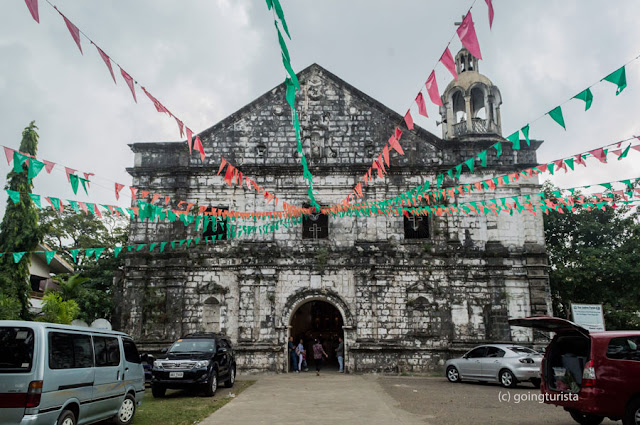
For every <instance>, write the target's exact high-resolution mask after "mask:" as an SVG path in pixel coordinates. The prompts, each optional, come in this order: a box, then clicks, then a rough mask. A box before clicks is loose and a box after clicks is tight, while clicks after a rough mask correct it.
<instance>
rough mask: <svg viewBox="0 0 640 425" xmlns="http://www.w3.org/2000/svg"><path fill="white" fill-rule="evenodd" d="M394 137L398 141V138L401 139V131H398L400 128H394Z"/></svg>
mask: <svg viewBox="0 0 640 425" xmlns="http://www.w3.org/2000/svg"><path fill="white" fill-rule="evenodd" d="M395 137H396V139H398V140H400V137H402V130H400V127H396V133H395Z"/></svg>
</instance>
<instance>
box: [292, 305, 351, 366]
mask: <svg viewBox="0 0 640 425" xmlns="http://www.w3.org/2000/svg"><path fill="white" fill-rule="evenodd" d="M290 326H291V333H290V335H291V336H292V337H293V340H294V341H295V343H296V344H298V342H299V341H300V340H301V339H302V340H303V344H304V347H305V350H306V351H307V363H308V366H309V369H312V368H313V367H314V362H313V348H312V347H313V341H314V339H316V338H317V339H318V340H319V341H320V342H321V343H322V346H323V347H324V351H325V352H326V353H327V354H328V356H329V357H328V359H326V360H325V363H324V366H323V368H326V369H334V370H337V369H338V358H337V357H336V348H337V347H338V338H343V339H344V331H343V326H344V320H343V318H342V314H341V313H340V310H338V309H337V308H336V307H335V306H334V305H333V304H331V303H329V302H327V301H322V300H317V299H316V300H311V301H307V302H306V303H304V304H302V305H300V306H299V307H298V309H297V310H296V311H295V312H294V313H293V314H292V315H291V323H290Z"/></svg>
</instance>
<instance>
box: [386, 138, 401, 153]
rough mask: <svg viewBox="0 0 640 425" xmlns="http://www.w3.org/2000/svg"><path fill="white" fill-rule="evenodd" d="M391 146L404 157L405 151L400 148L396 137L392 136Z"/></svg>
mask: <svg viewBox="0 0 640 425" xmlns="http://www.w3.org/2000/svg"><path fill="white" fill-rule="evenodd" d="M389 146H390V147H392V148H393V149H394V150H395V151H396V152H398V153H399V154H400V155H404V150H403V149H402V146H400V143H399V142H398V139H396V138H395V137H393V136H391V137H390V138H389Z"/></svg>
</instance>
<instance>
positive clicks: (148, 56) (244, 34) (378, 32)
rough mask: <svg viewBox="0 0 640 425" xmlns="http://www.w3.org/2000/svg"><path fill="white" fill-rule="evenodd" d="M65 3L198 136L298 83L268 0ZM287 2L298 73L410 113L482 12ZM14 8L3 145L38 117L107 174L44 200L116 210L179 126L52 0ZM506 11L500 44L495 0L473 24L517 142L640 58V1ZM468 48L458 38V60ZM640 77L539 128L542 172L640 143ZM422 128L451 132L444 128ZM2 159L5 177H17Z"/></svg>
mask: <svg viewBox="0 0 640 425" xmlns="http://www.w3.org/2000/svg"><path fill="white" fill-rule="evenodd" d="M51 1H52V3H54V4H56V5H57V6H58V7H59V8H60V10H61V11H62V12H63V13H65V14H66V15H67V17H68V18H69V19H71V21H73V22H74V23H75V24H76V25H77V26H78V27H80V29H81V30H83V31H84V32H86V33H87V35H89V36H90V37H91V38H92V39H93V40H94V41H95V42H96V43H97V44H98V45H99V46H101V47H102V48H103V50H105V51H106V52H107V53H108V54H109V55H110V56H111V57H112V58H113V59H114V60H115V61H117V62H118V63H120V64H121V65H122V66H123V68H124V69H125V70H126V71H128V72H129V73H130V74H131V75H132V76H133V77H134V78H135V79H136V80H138V81H139V82H140V83H141V84H142V85H144V86H145V87H146V88H147V89H148V90H149V91H150V92H151V93H152V94H154V95H155V96H156V97H157V98H158V99H159V100H160V101H161V102H162V103H164V104H165V105H166V106H167V107H168V108H169V109H170V110H172V111H173V112H174V113H175V114H176V115H178V116H179V117H180V118H182V120H183V121H184V122H185V123H186V124H187V125H189V127H190V128H192V129H193V130H194V131H201V130H204V129H206V128H208V127H210V126H211V125H213V124H215V123H216V122H217V121H219V120H221V119H223V118H224V117H226V116H227V115H229V114H231V113H232V112H234V111H235V110H237V109H239V108H240V107H242V106H244V105H245V104H247V103H249V102H251V101H252V100H253V99H255V98H257V97H258V96H260V95H261V94H263V93H264V92H266V91H267V90H270V89H271V88H273V87H274V86H276V85H277V84H279V83H280V82H282V81H283V79H284V75H285V74H284V71H283V68H282V63H281V60H280V52H279V47H278V43H277V39H276V35H275V30H274V27H273V18H272V14H271V12H269V11H268V10H267V8H266V4H265V1H264V0H180V1H177V0H173V1H169V0H126V1H125V0H102V1H88V0H51ZM281 2H282V5H283V8H284V10H285V15H286V18H287V22H288V24H289V29H290V32H291V35H292V37H293V40H292V41H291V42H289V50H290V53H291V57H292V63H293V66H294V68H295V69H296V70H302V69H303V68H305V67H306V66H308V65H310V64H312V63H314V62H315V63H318V64H320V65H321V66H323V67H325V68H327V69H328V70H329V71H332V72H333V73H335V74H337V75H338V76H340V77H341V78H343V79H344V80H346V81H347V82H349V83H351V84H353V85H354V86H355V87H357V88H359V89H361V90H362V91H364V92H366V93H368V94H369V95H371V96H373V97H374V98H376V99H378V100H379V101H381V102H382V103H384V104H386V105H388V106H389V107H391V108H392V109H394V110H396V111H398V112H400V113H404V111H406V109H407V107H408V106H409V105H411V104H412V102H413V98H414V97H415V95H416V93H417V91H418V89H419V88H420V87H421V85H422V84H423V83H424V81H425V80H426V77H427V76H428V75H429V73H430V72H431V70H432V69H433V67H434V64H436V61H437V60H438V58H439V57H440V55H441V53H442V51H443V50H444V47H445V46H446V43H447V42H448V40H449V39H450V38H451V37H452V35H453V34H454V31H455V27H454V25H453V23H454V21H456V20H460V18H461V15H462V14H463V13H464V12H465V11H466V10H467V9H468V8H469V6H470V4H471V2H472V1H471V0H447V1H445V0H439V1H436V0H397V1H393V2H392V1H378V0H326V1H323V2H319V1H311V0H295V1H294V0H281ZM0 7H1V9H0V10H1V12H0V58H1V60H0V120H1V122H2V125H0V144H2V145H5V146H10V147H13V148H18V146H19V143H20V138H21V132H22V130H23V128H24V127H25V126H27V125H28V123H29V122H30V121H31V120H35V121H36V123H37V125H38V127H39V134H40V147H39V155H38V156H39V157H40V158H43V159H48V160H50V161H53V162H56V163H58V164H63V165H68V166H70V167H72V168H76V169H78V170H79V171H90V172H94V173H96V177H95V178H94V186H93V190H92V195H93V196H92V198H83V196H81V195H78V196H74V195H73V193H72V192H71V189H70V187H69V184H68V183H67V181H66V178H65V177H64V172H63V168H62V167H60V166H58V167H57V168H58V171H57V172H56V171H54V173H53V174H52V175H50V176H48V175H46V174H44V171H43V174H41V175H40V176H39V177H38V178H37V179H36V188H35V191H34V192H35V193H40V194H43V195H51V196H58V197H62V198H67V197H69V198H77V199H80V200H89V201H91V199H93V201H94V202H95V200H96V199H98V200H100V201H101V202H108V203H115V199H114V197H113V189H112V188H113V181H118V182H122V183H125V184H126V183H129V182H130V178H129V176H128V174H127V173H126V171H125V168H126V167H129V166H131V165H132V164H133V155H132V153H131V151H130V149H129V147H128V144H129V143H132V142H140V141H171V140H179V135H178V134H177V133H178V132H177V127H176V124H175V122H174V121H173V120H172V119H169V118H168V117H167V116H166V115H163V114H158V113H157V112H156V111H155V109H154V107H153V106H152V104H151V103H150V102H149V101H148V99H147V98H146V97H145V96H144V95H143V93H142V92H138V100H139V103H138V104H135V103H134V102H133V100H132V98H131V94H130V92H129V91H128V88H127V87H126V85H125V84H124V81H123V80H122V79H121V78H120V77H119V76H118V75H116V76H117V79H118V85H117V86H116V85H114V83H113V81H112V80H111V77H110V76H109V73H108V71H107V68H106V67H105V65H104V63H103V62H102V60H101V59H100V57H99V56H98V54H97V52H96V50H95V48H93V47H92V46H90V45H89V44H88V42H87V40H86V39H83V40H82V43H83V50H84V55H81V54H80V52H79V51H78V48H77V47H76V45H75V43H74V42H73V40H72V38H71V37H70V35H69V32H68V30H67V28H66V26H65V25H64V21H63V20H62V18H61V17H60V16H59V15H58V14H57V13H56V12H55V11H54V10H53V9H52V8H51V7H50V6H49V5H48V4H47V3H46V1H45V0H40V24H37V23H36V22H35V21H34V20H33V19H32V18H31V15H30V14H29V12H28V9H27V7H26V6H25V3H24V0H5V1H3V2H2V4H1V5H0ZM494 7H495V20H494V25H493V30H492V31H489V25H488V19H487V8H486V5H485V2H484V1H483V0H477V1H476V3H475V6H474V7H473V9H472V13H473V16H474V20H475V22H476V29H477V32H478V37H479V40H480V46H481V49H482V54H483V58H484V60H483V61H481V65H480V71H481V72H482V73H483V74H485V75H486V76H488V77H489V78H490V79H491V80H492V81H493V82H494V84H496V85H498V87H499V88H500V90H501V92H502V97H503V105H502V123H503V133H504V134H505V135H508V134H510V133H511V132H513V131H515V129H518V128H520V127H522V126H523V125H524V124H526V123H528V122H530V121H533V120H534V119H536V118H538V117H540V116H541V115H543V114H544V113H545V112H547V111H548V110H550V109H552V108H553V107H555V106H557V105H558V104H560V103H562V102H564V101H566V100H567V99H570V98H571V97H572V96H573V95H575V94H577V93H578V92H579V91H581V90H582V89H584V88H585V87H587V86H589V85H591V84H593V83H595V82H597V81H598V80H600V79H601V78H602V77H604V76H605V75H607V74H608V73H610V72H611V71H613V70H615V69H617V68H618V67H620V66H621V65H622V64H624V63H626V62H628V61H630V60H631V59H633V58H635V57H637V56H638V55H639V54H640V26H638V25H637V17H638V16H640V2H638V1H637V0H616V1H615V2H602V1H597V0H562V1H560V0H530V1H527V2H525V1H520V0H519V1H513V0H512V1H507V0H494ZM459 46H460V44H459V41H458V40H457V38H456V39H454V41H453V43H452V46H451V50H452V52H453V53H454V55H455V52H456V51H457V50H458V48H459ZM639 65H640V60H638V61H635V62H633V63H632V64H630V65H629V66H628V68H627V80H628V88H627V89H626V90H625V91H624V92H623V93H621V94H620V95H619V96H615V86H614V85H612V84H609V83H602V84H599V85H597V86H595V87H594V88H593V93H594V97H595V99H594V103H593V106H592V107H591V109H590V110H589V111H588V112H586V113H585V112H584V103H583V102H581V101H577V100H573V101H571V102H569V103H567V104H566V105H564V106H563V110H564V116H565V121H566V123H567V131H564V130H562V128H560V127H559V126H558V125H556V124H555V123H553V122H552V121H551V119H550V118H549V117H544V118H542V119H540V120H538V121H536V122H535V123H532V125H531V137H534V138H537V139H543V140H545V143H544V145H543V146H542V147H541V148H540V150H539V159H540V161H549V160H553V159H557V158H562V157H565V156H569V155H571V154H575V153H578V152H581V151H585V150H589V149H593V148H596V147H599V146H602V145H604V144H607V143H611V142H614V141H616V140H619V139H624V138H627V137H630V136H632V135H635V134H640V122H639V121H638V111H640V96H639V94H640V66H639ZM115 71H116V73H117V71H118V70H117V68H116V69H115ZM436 72H437V75H438V80H439V85H440V87H441V88H444V87H445V86H446V84H447V83H448V82H449V81H450V79H451V77H450V76H449V75H448V74H447V72H446V71H445V70H444V69H443V68H442V67H441V66H438V68H436ZM431 106H432V105H428V107H430V110H431V111H432V112H435V109H434V108H433V107H431ZM417 122H418V123H419V124H420V125H422V126H423V127H425V128H427V129H428V130H430V131H432V132H434V133H435V134H437V135H440V134H441V131H440V128H439V127H436V124H435V119H431V120H426V119H425V120H422V119H420V120H417ZM382 143H383V142H382V141H381V145H382ZM3 157H4V155H2V161H0V164H2V165H0V173H6V172H7V171H8V170H9V166H8V165H7V164H6V162H5V161H4V158H3ZM639 159H640V152H632V153H630V155H629V158H628V159H627V160H625V161H622V162H621V163H620V164H619V165H618V164H611V165H609V166H597V165H593V166H590V167H589V169H588V170H586V171H580V172H576V173H572V174H569V175H567V176H560V177H557V178H555V180H554V181H555V182H556V183H557V184H559V185H562V186H564V187H572V186H576V185H581V184H590V183H596V182H599V181H607V180H618V179H624V178H630V177H637V176H640V166H638V164H639V163H640V162H639ZM616 162H617V161H616ZM311 171H313V163H311ZM3 175H4V174H3ZM102 187H104V189H103V188H102ZM121 202H122V201H121ZM3 204H4V203H3ZM3 210H4V205H2V211H3Z"/></svg>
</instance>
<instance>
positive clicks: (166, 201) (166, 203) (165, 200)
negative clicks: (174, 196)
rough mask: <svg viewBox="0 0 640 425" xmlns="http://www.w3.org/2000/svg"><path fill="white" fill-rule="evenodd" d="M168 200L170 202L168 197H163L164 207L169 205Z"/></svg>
mask: <svg viewBox="0 0 640 425" xmlns="http://www.w3.org/2000/svg"><path fill="white" fill-rule="evenodd" d="M170 200H171V197H170V196H165V197H164V204H165V205H169V201H170Z"/></svg>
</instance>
